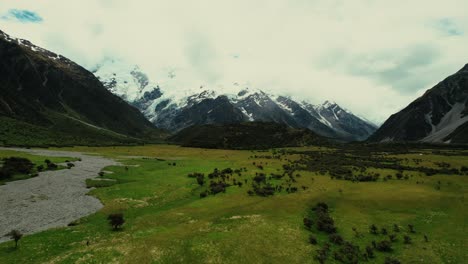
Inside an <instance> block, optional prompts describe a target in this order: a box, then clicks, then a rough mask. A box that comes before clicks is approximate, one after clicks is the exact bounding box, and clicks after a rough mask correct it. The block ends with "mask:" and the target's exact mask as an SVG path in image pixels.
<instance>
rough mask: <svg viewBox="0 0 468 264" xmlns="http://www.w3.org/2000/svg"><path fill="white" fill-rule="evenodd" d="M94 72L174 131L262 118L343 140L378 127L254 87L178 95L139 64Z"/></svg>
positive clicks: (112, 64)
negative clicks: (234, 90) (233, 90)
mask: <svg viewBox="0 0 468 264" xmlns="http://www.w3.org/2000/svg"><path fill="white" fill-rule="evenodd" d="M93 73H94V74H95V75H96V76H98V78H99V79H100V80H101V82H102V83H103V84H104V86H105V87H106V88H107V89H108V90H109V91H111V92H113V93H114V94H116V95H118V96H120V97H121V98H123V99H124V100H126V101H127V102H129V103H130V104H132V105H134V106H135V107H137V108H138V109H140V111H141V112H142V113H144V114H145V116H146V117H147V118H148V119H149V120H150V121H151V122H153V123H154V124H155V125H156V126H157V127H160V128H163V129H166V130H169V131H172V132H174V133H175V132H178V131H180V130H182V129H184V128H187V127H190V126H193V125H203V124H230V123H241V122H254V121H261V122H276V123H279V124H285V125H287V126H289V127H291V128H308V129H310V130H312V131H314V132H316V133H317V134H319V135H322V136H325V137H329V138H334V139H339V140H344V141H362V140H365V139H367V138H368V137H369V136H370V135H371V134H372V133H373V132H374V131H376V129H377V126H375V125H374V124H372V123H371V122H369V121H366V120H365V119H363V118H360V117H358V116H356V115H354V114H353V113H351V112H350V111H347V110H345V109H344V108H342V107H340V106H339V105H338V104H336V103H334V102H329V101H326V102H325V103H323V104H320V105H312V104H310V103H308V102H305V101H301V102H298V101H295V100H293V99H292V98H290V97H287V96H281V95H272V94H269V93H265V92H264V91H261V90H257V89H251V88H239V89H237V92H235V93H234V94H233V93H223V92H217V91H213V90H207V89H204V88H203V87H200V88H199V89H196V90H192V91H191V92H186V93H183V94H175V93H174V91H171V90H170V89H165V88H164V87H163V86H159V85H158V84H156V83H154V82H152V81H150V79H149V78H148V76H147V75H146V74H145V73H144V72H142V71H141V70H140V69H139V67H138V66H132V67H127V66H126V65H125V64H122V63H120V62H119V61H108V62H107V63H104V64H101V65H98V66H97V67H96V68H95V69H94V70H93Z"/></svg>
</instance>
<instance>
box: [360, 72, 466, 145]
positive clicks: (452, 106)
mask: <svg viewBox="0 0 468 264" xmlns="http://www.w3.org/2000/svg"><path fill="white" fill-rule="evenodd" d="M467 101H468V65H465V66H464V67H463V68H462V69H461V70H460V71H458V72H457V73H455V74H453V75H452V76H450V77H448V78H446V79H445V80H443V81H442V82H440V83H439V84H437V85H436V86H434V87H433V88H432V89H429V90H428V91H427V92H426V93H425V94H424V95H423V96H421V97H420V98H418V99H416V100H415V101H414V102H412V103H411V104H410V105H408V106H407V107H406V108H405V109H403V110H402V111H400V112H398V113H396V114H394V115H392V116H391V117H390V118H389V119H388V120H387V121H386V122H385V123H384V124H383V125H382V126H381V127H380V128H379V129H378V130H377V131H376V132H375V134H374V135H372V136H371V137H370V138H369V140H370V141H384V142H385V141H422V142H432V143H466V142H467V138H468V133H467V129H466V127H467V125H466V123H467V122H468V105H467Z"/></svg>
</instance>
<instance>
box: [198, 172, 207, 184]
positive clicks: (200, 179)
mask: <svg viewBox="0 0 468 264" xmlns="http://www.w3.org/2000/svg"><path fill="white" fill-rule="evenodd" d="M197 183H198V184H199V185H200V186H203V184H204V183H205V175H204V174H198V175H197Z"/></svg>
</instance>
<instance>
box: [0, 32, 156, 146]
mask: <svg viewBox="0 0 468 264" xmlns="http://www.w3.org/2000/svg"><path fill="white" fill-rule="evenodd" d="M0 122H1V126H0V145H9V144H12V145H36V146H38V145H50V144H51V145H65V144H70V145H79V144H81V145H83V144H94V145H96V144H119V143H126V144H127V143H132V142H143V140H141V138H145V140H146V139H151V138H153V139H160V138H162V136H163V135H164V133H162V132H161V131H158V130H157V129H155V127H154V125H153V124H151V123H150V122H149V121H148V120H146V118H145V117H144V116H143V115H142V114H141V113H140V112H139V111H138V110H137V109H136V108H135V107H132V106H130V105H129V104H127V103H126V102H125V101H124V100H122V99H121V98H119V97H118V96H115V95H113V94H112V93H110V92H109V91H108V90H107V89H106V88H104V86H103V85H102V84H101V82H100V81H99V80H98V79H97V78H96V77H95V76H94V75H93V74H92V73H91V72H89V71H87V70H86V69H84V68H82V67H81V66H79V65H78V64H76V63H74V62H72V61H70V60H69V59H67V58H65V57H63V56H61V55H57V54H55V53H53V52H50V51H48V50H45V49H43V48H40V47H38V46H35V45H33V44H32V43H30V42H29V41H27V40H21V39H16V38H12V37H10V36H9V35H8V34H6V33H4V32H2V31H0Z"/></svg>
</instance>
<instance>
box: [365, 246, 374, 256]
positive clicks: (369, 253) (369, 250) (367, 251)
mask: <svg viewBox="0 0 468 264" xmlns="http://www.w3.org/2000/svg"><path fill="white" fill-rule="evenodd" d="M366 253H367V256H368V257H369V258H374V249H373V248H372V247H371V246H367V247H366Z"/></svg>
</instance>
